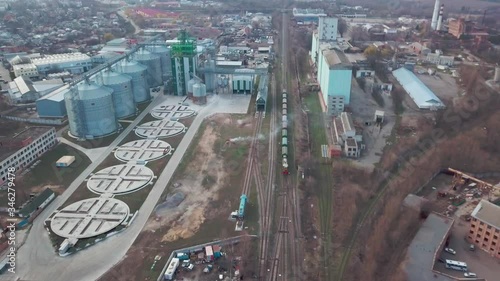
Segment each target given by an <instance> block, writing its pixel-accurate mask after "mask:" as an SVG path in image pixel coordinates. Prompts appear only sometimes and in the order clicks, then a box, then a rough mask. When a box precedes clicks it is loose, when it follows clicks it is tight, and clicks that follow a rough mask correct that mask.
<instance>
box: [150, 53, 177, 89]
mask: <svg viewBox="0 0 500 281" xmlns="http://www.w3.org/2000/svg"><path fill="white" fill-rule="evenodd" d="M148 51H150V52H151V53H153V54H157V55H158V56H159V57H160V62H161V74H162V80H163V82H166V81H167V80H168V78H169V77H170V76H172V60H171V55H170V48H168V47H167V46H165V45H150V46H149V48H148Z"/></svg>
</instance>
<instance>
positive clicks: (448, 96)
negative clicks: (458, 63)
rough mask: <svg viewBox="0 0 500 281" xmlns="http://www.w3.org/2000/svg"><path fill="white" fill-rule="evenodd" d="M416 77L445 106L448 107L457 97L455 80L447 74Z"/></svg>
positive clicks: (457, 90) (457, 91) (418, 75)
mask: <svg viewBox="0 0 500 281" xmlns="http://www.w3.org/2000/svg"><path fill="white" fill-rule="evenodd" d="M417 77H418V78H419V79H420V80H422V82H424V84H425V85H426V86H427V87H429V89H431V91H433V92H434V94H436V96H437V97H438V98H440V99H441V100H442V101H443V102H444V104H446V105H450V104H451V103H452V102H453V100H454V99H456V98H458V97H459V89H458V86H457V84H456V81H455V78H454V77H452V76H451V75H449V74H446V73H442V72H438V73H436V75H427V74H417Z"/></svg>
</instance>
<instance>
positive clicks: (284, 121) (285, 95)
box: [281, 91, 289, 175]
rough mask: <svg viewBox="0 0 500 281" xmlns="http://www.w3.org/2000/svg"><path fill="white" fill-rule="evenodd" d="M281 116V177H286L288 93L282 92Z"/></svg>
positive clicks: (287, 172)
mask: <svg viewBox="0 0 500 281" xmlns="http://www.w3.org/2000/svg"><path fill="white" fill-rule="evenodd" d="M282 101H283V102H282V107H281V110H282V114H283V116H282V117H281V122H282V128H281V157H282V167H283V170H282V173H283V175H288V174H289V171H288V105H287V103H288V93H287V92H286V91H283V94H282Z"/></svg>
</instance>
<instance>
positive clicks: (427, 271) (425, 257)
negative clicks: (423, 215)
mask: <svg viewBox="0 0 500 281" xmlns="http://www.w3.org/2000/svg"><path fill="white" fill-rule="evenodd" d="M454 222H455V221H454V220H453V219H452V218H450V217H446V216H443V215H440V214H437V213H431V214H430V215H429V216H428V217H427V219H426V220H425V222H424V223H423V224H422V226H421V227H420V229H419V230H418V232H417V234H416V235H415V237H414V238H413V240H412V242H411V243H410V246H409V247H408V251H407V253H406V257H403V259H404V260H405V267H404V269H405V271H406V275H407V276H406V278H405V280H408V281H422V280H435V281H455V280H457V279H456V278H454V277H452V276H450V275H448V274H442V273H441V272H439V271H437V270H434V264H435V263H436V262H437V260H438V258H439V255H440V253H441V252H442V251H443V248H444V247H446V246H445V245H446V240H447V239H448V237H449V236H450V234H451V230H452V227H453V224H454Z"/></svg>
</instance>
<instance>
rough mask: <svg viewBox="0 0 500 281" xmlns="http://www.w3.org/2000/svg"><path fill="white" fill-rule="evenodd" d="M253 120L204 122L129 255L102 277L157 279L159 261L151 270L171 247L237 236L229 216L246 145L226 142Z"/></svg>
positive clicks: (236, 195)
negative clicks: (153, 263)
mask: <svg viewBox="0 0 500 281" xmlns="http://www.w3.org/2000/svg"><path fill="white" fill-rule="evenodd" d="M253 119H254V118H251V117H246V116H229V115H215V116H213V117H210V118H209V119H207V120H206V121H204V122H205V123H204V125H202V127H201V129H200V131H199V132H198V135H197V136H196V137H195V140H194V141H193V142H192V145H193V147H192V149H190V150H189V151H188V152H187V154H186V155H185V156H184V159H183V162H182V163H181V164H180V165H179V167H178V168H177V171H176V174H175V176H174V180H172V182H171V183H170V187H169V188H167V192H166V194H164V195H163V196H162V198H160V201H159V203H160V204H161V207H160V208H158V209H157V210H156V211H155V213H154V214H153V215H152V216H151V218H150V219H149V221H148V223H147V225H146V227H145V229H144V231H143V232H142V233H141V234H140V236H139V237H138V239H137V240H136V242H135V243H134V245H133V246H132V247H131V249H130V250H129V254H128V257H127V258H125V260H124V261H123V262H121V263H120V264H119V265H117V266H116V267H115V268H114V269H113V270H111V271H110V272H109V273H108V274H107V275H105V276H103V277H102V279H101V280H156V278H157V277H158V275H159V274H160V272H161V269H162V267H163V264H161V265H157V266H156V267H155V268H154V270H150V266H151V264H152V262H153V259H154V257H155V256H156V255H160V256H162V257H168V255H169V254H170V252H171V251H172V250H174V249H178V248H182V247H185V246H192V245H196V244H200V243H203V242H207V241H211V240H214V239H219V238H225V237H230V236H235V235H241V234H242V233H241V232H235V231H234V227H235V225H234V222H231V221H229V220H228V217H229V214H230V212H231V211H233V210H235V209H236V208H237V206H238V204H239V195H240V194H241V184H242V180H243V174H244V171H245V163H246V162H245V161H244V159H246V155H247V147H248V143H247V142H245V141H242V142H236V143H233V144H231V145H228V144H227V143H226V140H228V139H231V138H237V137H246V136H249V135H251V132H252V126H251V122H253V121H254V120H253ZM179 194H182V195H179ZM165 200H166V201H165ZM165 202H168V203H169V204H165ZM248 231H252V230H251V229H248ZM245 254H253V251H251V250H248V251H246V253H245ZM162 261H163V259H162ZM247 270H250V271H251V270H253V268H252V267H250V266H249V267H247ZM194 280H203V279H194Z"/></svg>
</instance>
